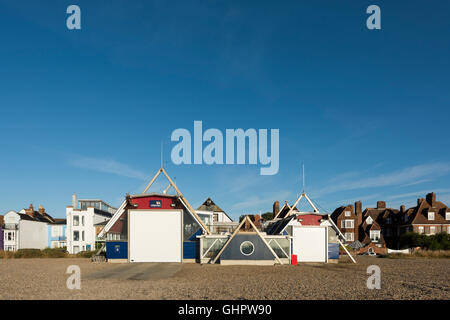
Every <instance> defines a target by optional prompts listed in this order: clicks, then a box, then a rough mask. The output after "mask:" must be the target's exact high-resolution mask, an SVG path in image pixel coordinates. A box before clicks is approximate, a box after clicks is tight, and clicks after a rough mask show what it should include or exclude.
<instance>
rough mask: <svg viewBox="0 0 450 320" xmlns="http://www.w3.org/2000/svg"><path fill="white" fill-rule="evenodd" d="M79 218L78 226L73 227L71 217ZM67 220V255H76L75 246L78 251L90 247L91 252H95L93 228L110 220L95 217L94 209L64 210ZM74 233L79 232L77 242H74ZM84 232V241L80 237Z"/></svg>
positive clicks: (99, 216) (70, 208)
mask: <svg viewBox="0 0 450 320" xmlns="http://www.w3.org/2000/svg"><path fill="white" fill-rule="evenodd" d="M74 216H79V224H78V226H74V225H73V217H74ZM82 217H84V225H83V224H82ZM66 219H67V230H66V233H67V251H69V253H72V254H73V253H76V252H75V246H78V248H79V251H83V249H84V250H87V249H86V248H87V246H89V245H90V246H91V251H93V250H95V226H94V224H97V223H99V222H103V221H107V220H109V219H110V218H108V217H104V216H101V215H97V214H95V213H94V208H87V210H79V209H75V210H74V209H73V208H72V207H67V208H66ZM74 231H78V232H79V240H78V241H74V239H73V233H74ZM83 231H84V241H83V240H82V239H83V238H82V235H83Z"/></svg>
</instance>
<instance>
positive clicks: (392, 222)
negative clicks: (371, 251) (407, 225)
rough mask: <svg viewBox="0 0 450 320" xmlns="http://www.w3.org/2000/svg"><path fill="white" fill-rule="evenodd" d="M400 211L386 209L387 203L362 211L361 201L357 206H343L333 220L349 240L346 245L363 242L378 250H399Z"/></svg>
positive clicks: (333, 214)
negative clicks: (387, 248)
mask: <svg viewBox="0 0 450 320" xmlns="http://www.w3.org/2000/svg"><path fill="white" fill-rule="evenodd" d="M399 213H400V210H397V209H392V208H386V202H384V201H378V202H377V207H376V208H366V209H365V210H364V211H362V203H361V201H357V202H355V205H354V206H353V205H347V206H341V207H339V208H337V209H336V210H334V212H333V213H332V214H331V218H332V219H333V221H334V223H335V224H336V225H337V226H338V228H339V229H340V230H341V232H342V233H343V234H344V235H345V238H346V239H347V241H346V243H352V242H354V241H359V242H361V243H362V244H363V245H364V246H368V245H369V244H373V246H374V247H378V248H386V247H389V248H397V243H398V237H399V230H398V229H399V228H398V222H399V220H400V218H399Z"/></svg>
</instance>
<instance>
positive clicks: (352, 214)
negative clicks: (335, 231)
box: [331, 201, 362, 243]
mask: <svg viewBox="0 0 450 320" xmlns="http://www.w3.org/2000/svg"><path fill="white" fill-rule="evenodd" d="M331 219H333V222H334V223H335V224H336V226H337V227H338V228H339V230H341V232H342V234H344V236H345V239H346V243H352V242H354V241H356V240H359V229H360V228H359V226H360V224H361V222H362V204H361V201H357V202H355V206H354V207H353V205H347V206H341V207H339V208H337V209H336V210H334V212H333V213H332V214H331Z"/></svg>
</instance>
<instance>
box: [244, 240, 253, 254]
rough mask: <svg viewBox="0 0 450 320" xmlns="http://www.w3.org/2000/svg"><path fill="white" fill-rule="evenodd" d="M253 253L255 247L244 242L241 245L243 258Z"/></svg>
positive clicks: (248, 242)
mask: <svg viewBox="0 0 450 320" xmlns="http://www.w3.org/2000/svg"><path fill="white" fill-rule="evenodd" d="M253 252H255V246H254V245H253V243H251V242H250V241H244V242H242V243H241V253H242V254H243V255H244V256H250V255H252V254H253Z"/></svg>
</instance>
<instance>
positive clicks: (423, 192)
mask: <svg viewBox="0 0 450 320" xmlns="http://www.w3.org/2000/svg"><path fill="white" fill-rule="evenodd" d="M431 191H433V192H435V193H449V192H450V189H436V190H420V191H415V192H408V193H402V194H396V195H392V196H388V197H386V199H387V200H395V199H405V198H423V197H425V195H426V194H427V193H429V192H431Z"/></svg>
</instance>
